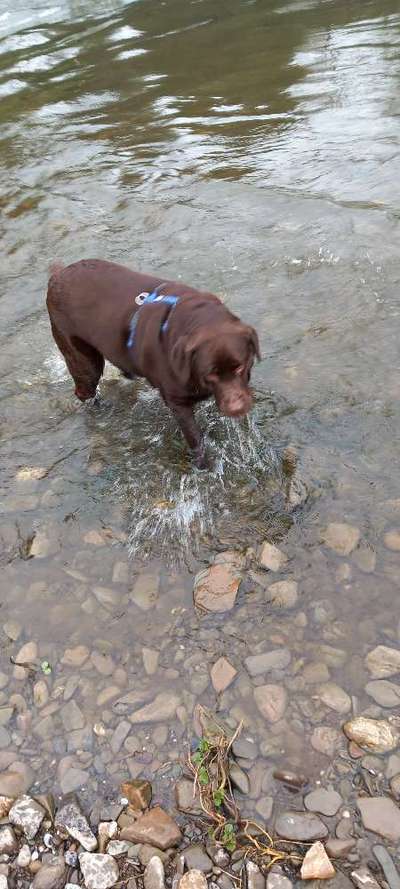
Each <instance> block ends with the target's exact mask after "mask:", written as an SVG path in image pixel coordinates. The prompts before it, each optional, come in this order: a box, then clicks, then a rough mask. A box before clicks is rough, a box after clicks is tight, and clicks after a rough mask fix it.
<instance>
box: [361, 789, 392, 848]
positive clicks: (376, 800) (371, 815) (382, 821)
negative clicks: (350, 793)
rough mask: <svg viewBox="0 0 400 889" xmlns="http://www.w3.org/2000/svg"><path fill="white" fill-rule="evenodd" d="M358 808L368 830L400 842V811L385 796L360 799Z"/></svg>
mask: <svg viewBox="0 0 400 889" xmlns="http://www.w3.org/2000/svg"><path fill="white" fill-rule="evenodd" d="M357 806H358V809H359V812H360V815H361V818H362V823H363V825H364V827H365V829H366V830H371V831H372V833H377V834H379V836H380V837H385V839H387V840H390V842H392V843H398V842H399V840H400V809H399V807H398V806H396V803H395V802H393V800H392V799H389V798H388V797H384V796H372V797H367V796H365V797H360V798H359V799H358V800H357Z"/></svg>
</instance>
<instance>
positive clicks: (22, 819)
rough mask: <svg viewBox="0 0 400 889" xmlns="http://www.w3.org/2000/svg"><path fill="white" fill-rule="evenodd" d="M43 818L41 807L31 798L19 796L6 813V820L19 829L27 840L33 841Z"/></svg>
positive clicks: (43, 813) (43, 812)
mask: <svg viewBox="0 0 400 889" xmlns="http://www.w3.org/2000/svg"><path fill="white" fill-rule="evenodd" d="M44 816H45V811H44V809H42V806H39V803H37V802H36V801H35V800H34V799H32V797H30V796H21V797H20V799H18V800H17V801H16V802H15V803H14V805H13V806H12V808H11V809H10V811H9V813H8V820H9V821H10V823H11V824H14V826H15V827H19V829H20V830H21V831H22V833H23V834H24V835H25V836H26V838H27V839H28V840H33V839H34V837H35V836H36V834H37V832H38V830H39V827H40V825H41V823H42V821H43V818H44Z"/></svg>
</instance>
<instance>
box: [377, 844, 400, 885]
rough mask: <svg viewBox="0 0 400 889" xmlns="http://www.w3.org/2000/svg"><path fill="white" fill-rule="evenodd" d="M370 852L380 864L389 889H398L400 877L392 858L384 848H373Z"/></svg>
mask: <svg viewBox="0 0 400 889" xmlns="http://www.w3.org/2000/svg"><path fill="white" fill-rule="evenodd" d="M372 851H373V853H374V855H375V858H376V860H377V861H378V863H379V864H380V866H381V868H382V870H383V873H384V875H385V879H386V881H387V882H388V884H389V887H390V889H400V876H399V873H398V871H397V869H396V867H395V864H394V861H393V858H392V856H391V855H390V854H389V852H388V850H387V849H386V848H385V846H378V845H377V846H373V848H372Z"/></svg>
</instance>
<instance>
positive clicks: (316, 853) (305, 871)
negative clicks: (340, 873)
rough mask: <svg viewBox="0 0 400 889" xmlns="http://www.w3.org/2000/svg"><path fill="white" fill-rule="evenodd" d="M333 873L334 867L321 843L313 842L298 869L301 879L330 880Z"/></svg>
mask: <svg viewBox="0 0 400 889" xmlns="http://www.w3.org/2000/svg"><path fill="white" fill-rule="evenodd" d="M335 873H336V871H335V868H334V867H333V864H331V862H330V861H329V858H328V856H327V854H326V852H325V849H324V847H323V845H322V843H320V842H317V843H313V845H312V846H311V849H308V850H307V852H306V854H305V856H304V859H303V864H302V865H301V871H300V874H301V879H302V880H330V879H331V877H334V876H335Z"/></svg>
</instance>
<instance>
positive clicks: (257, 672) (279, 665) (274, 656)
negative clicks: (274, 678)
mask: <svg viewBox="0 0 400 889" xmlns="http://www.w3.org/2000/svg"><path fill="white" fill-rule="evenodd" d="M291 659H292V656H291V654H290V651H289V649H288V648H277V649H275V651H269V652H267V654H253V655H250V657H247V658H246V659H245V662H244V663H245V666H246V670H247V671H248V673H250V676H261V675H262V674H263V673H269V671H270V670H284V669H285V668H286V667H288V666H289V664H290V661H291Z"/></svg>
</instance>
